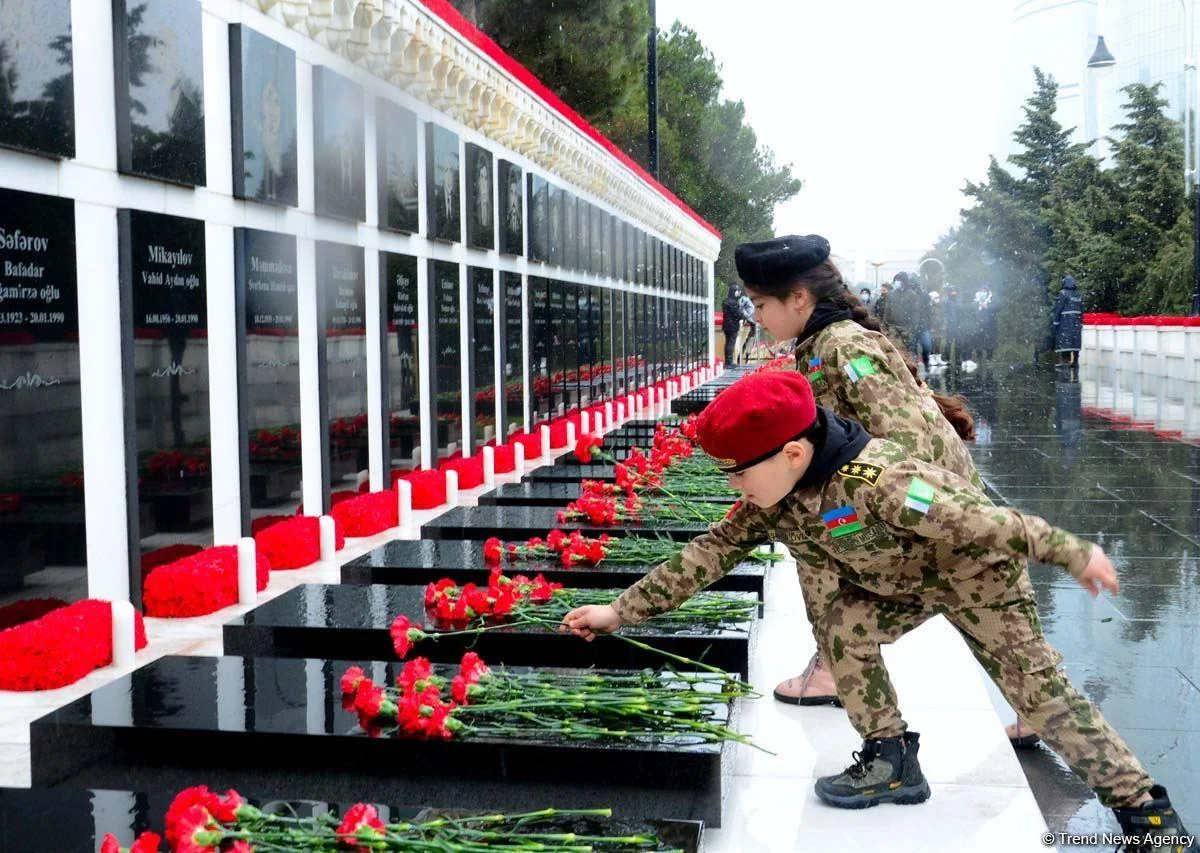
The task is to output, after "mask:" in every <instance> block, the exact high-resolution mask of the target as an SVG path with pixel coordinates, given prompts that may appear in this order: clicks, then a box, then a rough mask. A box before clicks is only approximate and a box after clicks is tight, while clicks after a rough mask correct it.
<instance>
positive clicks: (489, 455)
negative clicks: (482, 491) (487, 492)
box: [483, 447, 496, 487]
mask: <svg viewBox="0 0 1200 853" xmlns="http://www.w3.org/2000/svg"><path fill="white" fill-rule="evenodd" d="M483 484H484V485H485V486H488V487H491V486H494V485H496V449H495V448H494V447H485V448H483Z"/></svg>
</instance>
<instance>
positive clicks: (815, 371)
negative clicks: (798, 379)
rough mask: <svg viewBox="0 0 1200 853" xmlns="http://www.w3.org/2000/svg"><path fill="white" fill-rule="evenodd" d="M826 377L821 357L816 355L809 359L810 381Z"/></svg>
mask: <svg viewBox="0 0 1200 853" xmlns="http://www.w3.org/2000/svg"><path fill="white" fill-rule="evenodd" d="M824 378H825V371H824V370H822V369H821V357H820V356H819V355H818V356H815V357H814V358H810V359H809V360H808V381H809V382H816V381H817V380H818V379H824Z"/></svg>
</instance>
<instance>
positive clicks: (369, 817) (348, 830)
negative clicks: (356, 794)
mask: <svg viewBox="0 0 1200 853" xmlns="http://www.w3.org/2000/svg"><path fill="white" fill-rule="evenodd" d="M385 832H387V827H386V826H384V824H383V821H381V820H380V819H379V812H377V811H376V810H375V807H374V806H371V805H367V804H366V803H356V804H355V805H354V806H352V807H351V808H350V810H349V811H348V812H346V816H345V817H344V818H343V819H342V823H341V825H340V826H338V828H337V838H338V841H340V842H342V843H343V844H347V845H350V846H352V847H353V846H355V844H354V842H356V841H374V840H376V839H378V838H380V837H381V836H382V835H383V833H385Z"/></svg>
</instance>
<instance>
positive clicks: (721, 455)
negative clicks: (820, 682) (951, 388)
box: [563, 362, 1192, 851]
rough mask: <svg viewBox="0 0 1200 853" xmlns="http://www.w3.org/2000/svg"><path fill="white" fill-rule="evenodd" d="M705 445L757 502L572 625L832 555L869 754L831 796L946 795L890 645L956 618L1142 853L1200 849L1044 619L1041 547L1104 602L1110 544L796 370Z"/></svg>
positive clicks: (575, 615) (835, 779) (828, 786)
mask: <svg viewBox="0 0 1200 853" xmlns="http://www.w3.org/2000/svg"><path fill="white" fill-rule="evenodd" d="M860 368H863V369H865V364H863V363H861V362H860V363H859V367H853V369H852V371H851V372H850V374H849V375H850V376H851V380H852V381H854V382H855V384H857V382H858V381H861V380H862V378H863V377H864V376H865V375H869V374H865V373H864V372H863V369H860ZM855 375H857V376H858V377H859V379H858V380H854V378H853V377H854V376H855ZM697 441H698V443H699V444H700V446H701V447H702V448H703V449H704V450H705V452H707V453H708V454H709V455H710V456H712V458H713V460H714V461H715V462H716V464H717V465H718V466H719V467H720V468H721V469H722V470H725V471H727V472H728V473H729V474H730V478H729V484H730V487H731V488H735V489H737V490H739V491H740V492H742V494H743V498H744V502H741V503H739V504H738V505H737V506H736V507H735V509H734V510H733V511H732V512H731V513H730V515H729V516H728V517H727V518H725V519H724V520H723V521H721V522H719V523H718V524H715V525H713V526H712V527H711V528H709V531H708V532H707V533H705V534H702V535H701V536H698V537H696V538H695V539H693V540H692V541H691V542H690V543H688V545H687V546H685V547H684V549H683V550H682V552H681V553H679V554H677V555H676V556H674V557H672V558H671V559H669V560H667V561H666V562H665V563H662V564H661V565H659V566H658V567H656V568H655V569H654V570H653V571H651V572H650V573H649V574H648V575H646V577H644V578H642V579H641V580H640V581H638V582H637V583H635V584H634V585H633V586H631V587H630V588H629V589H627V590H625V591H624V592H623V593H621V595H620V596H619V597H618V598H617V599H616V601H614V602H613V603H612V604H611V605H588V606H585V607H580V608H576V609H575V610H572V611H571V612H570V613H568V614H567V615H566V616H565V617H564V619H563V623H564V628H565V629H569V630H571V631H572V632H574V633H575V634H577V635H579V636H582V637H584V638H585V639H589V640H590V639H592V638H593V637H594V633H595V632H596V631H613V630H616V629H617V628H620V627H621V626H622V625H630V624H638V623H640V622H642V621H644V620H645V619H648V618H649V617H651V616H653V615H655V614H658V613H662V612H664V611H667V610H672V609H674V608H676V607H678V606H679V605H680V604H682V603H683V602H684V601H686V600H687V599H688V598H690V597H691V596H692V595H694V594H695V593H696V592H697V591H698V590H699V589H701V588H703V587H705V586H708V585H709V584H711V583H713V582H714V581H716V580H717V579H718V578H720V577H721V576H723V575H724V574H725V573H726V572H728V571H729V570H730V569H732V568H733V567H734V566H735V565H737V564H738V563H739V562H740V561H741V560H742V559H744V558H745V556H746V554H748V553H749V552H750V551H751V550H753V549H754V548H756V547H757V546H759V545H762V544H764V543H766V542H771V541H778V542H782V543H783V544H784V545H785V546H786V547H787V548H788V550H789V551H790V552H791V553H792V554H793V555H794V556H795V557H796V560H797V561H798V562H799V563H800V564H801V572H802V574H803V573H807V572H808V571H809V570H810V567H812V566H822V567H824V568H828V569H829V570H830V571H832V572H833V573H834V574H835V575H836V576H837V579H838V584H839V586H838V589H837V592H836V594H835V595H834V596H833V598H832V599H831V600H830V601H828V602H827V603H826V606H825V607H824V609H823V612H822V613H821V615H820V621H819V622H818V623H817V624H816V625H815V626H814V627H815V628H816V634H817V638H818V643H819V646H820V648H821V650H822V653H823V654H824V655H825V657H826V660H827V661H828V662H829V664H830V666H831V667H832V670H833V674H834V676H835V679H836V684H837V692H838V695H839V697H840V698H841V699H842V701H843V703H844V705H845V707H846V711H847V713H848V714H849V716H850V721H851V723H852V724H853V725H854V727H855V729H856V730H857V731H858V732H859V734H860V735H861V736H862V738H863V747H862V751H861V752H856V753H855V755H854V763H853V764H852V765H850V766H849V767H847V768H846V770H845V771H844V772H842V773H840V774H835V775H833V776H827V777H824V778H821V779H818V780H817V783H816V793H817V796H818V797H820V799H821V800H823V801H824V802H826V803H828V804H830V805H833V806H837V807H841V808H864V807H867V806H873V805H876V804H878V803H887V802H890V803H897V804H913V803H920V802H924V801H925V800H926V799H928V797H929V795H930V788H929V783H928V782H927V781H926V779H925V777H924V775H923V773H922V772H921V767H920V764H919V762H918V760H917V752H918V748H919V735H917V733H915V732H910V731H908V729H907V726H906V725H905V723H904V720H903V719H902V718H901V716H900V712H899V709H898V707H897V700H896V695H895V692H894V690H893V688H892V685H891V681H890V679H889V678H888V673H887V667H886V666H885V664H884V661H883V656H882V654H881V652H880V647H881V646H882V645H883V644H884V643H891V642H894V641H895V640H897V639H899V638H900V637H901V636H903V635H904V634H906V633H908V632H909V631H911V630H912V629H914V628H916V627H917V626H919V625H920V624H921V623H923V622H925V621H927V620H928V619H930V618H932V617H933V616H935V615H942V616H944V617H945V618H946V619H947V620H948V621H949V622H950V623H951V624H952V625H954V626H955V628H956V629H957V630H958V631H959V633H960V634H961V635H962V637H963V639H964V640H965V641H966V642H967V645H968V647H969V648H970V649H971V651H972V652H973V653H974V655H975V657H976V659H977V660H979V662H980V663H981V664H982V666H983V668H984V669H985V670H986V671H987V673H988V674H989V675H990V676H991V677H992V679H993V680H994V681H995V682H996V684H997V686H998V687H999V688H1000V690H1001V691H1002V692H1003V693H1004V695H1005V697H1006V698H1007V699H1008V701H1009V702H1010V703H1012V705H1013V706H1014V707H1015V708H1017V709H1018V711H1019V712H1020V713H1021V714H1022V715H1023V716H1025V717H1026V718H1027V719H1029V720H1031V721H1033V722H1034V723H1035V724H1036V725H1037V726H1038V728H1039V731H1040V732H1041V733H1042V736H1043V737H1044V738H1045V739H1046V740H1047V742H1048V743H1049V744H1050V745H1051V746H1052V747H1053V748H1054V749H1055V750H1056V751H1057V752H1058V753H1059V754H1060V755H1061V756H1062V757H1063V758H1064V759H1065V760H1066V761H1067V763H1068V764H1069V765H1070V766H1071V767H1072V769H1073V770H1075V772H1076V773H1078V774H1079V775H1080V776H1081V777H1082V778H1083V779H1085V780H1086V781H1087V783H1088V785H1089V786H1090V787H1091V788H1092V789H1093V790H1094V791H1095V792H1096V793H1097V794H1098V795H1099V797H1100V799H1101V801H1102V802H1103V803H1104V804H1105V805H1107V806H1109V807H1111V808H1112V809H1113V811H1114V813H1115V815H1116V817H1117V820H1118V822H1119V823H1120V824H1121V827H1122V829H1123V830H1124V831H1125V833H1127V834H1128V835H1135V834H1136V835H1137V836H1139V839H1141V840H1139V841H1137V842H1134V843H1128V842H1126V849H1127V850H1136V851H1144V850H1154V851H1167V850H1170V851H1180V850H1183V849H1191V847H1192V840H1191V839H1190V838H1186V830H1185V829H1184V827H1183V824H1182V822H1181V821H1180V819H1179V816H1178V815H1177V814H1176V813H1175V811H1174V808H1173V807H1172V806H1171V802H1170V798H1169V797H1168V795H1167V792H1166V790H1165V789H1164V788H1163V787H1162V786H1160V785H1157V784H1155V782H1154V780H1153V779H1151V778H1150V776H1149V775H1148V774H1147V773H1146V771H1145V769H1144V768H1143V767H1142V765H1141V764H1140V763H1139V762H1138V760H1137V758H1136V757H1134V755H1133V753H1132V752H1130V750H1129V748H1128V746H1126V744H1125V743H1124V741H1123V740H1122V739H1121V738H1120V736H1119V735H1118V734H1117V733H1116V732H1115V731H1113V729H1112V727H1111V726H1109V724H1108V723H1107V722H1106V721H1105V720H1104V718H1103V716H1101V714H1100V712H1099V711H1098V710H1097V709H1096V707H1095V706H1094V705H1092V703H1091V702H1089V701H1088V700H1087V699H1086V698H1085V697H1083V696H1082V695H1080V694H1079V693H1078V691H1076V690H1075V688H1074V686H1072V684H1071V682H1070V681H1069V680H1068V679H1067V678H1066V677H1065V676H1064V675H1063V674H1062V672H1060V671H1059V669H1058V666H1057V665H1058V663H1059V662H1060V661H1061V660H1062V658H1061V656H1060V655H1059V654H1058V652H1057V651H1055V650H1054V648H1053V647H1051V646H1050V645H1049V644H1048V643H1047V642H1046V640H1045V638H1044V637H1043V636H1042V631H1041V626H1040V625H1039V623H1038V617H1037V602H1036V600H1035V598H1034V594H1033V588H1032V586H1031V584H1030V581H1029V575H1028V572H1027V560H1028V558H1030V557H1033V558H1036V559H1038V560H1041V561H1043V562H1048V563H1056V564H1059V565H1061V566H1063V567H1065V568H1066V569H1067V571H1068V572H1069V573H1070V574H1071V576H1072V577H1074V578H1075V579H1076V580H1077V581H1078V582H1079V583H1080V584H1081V585H1083V586H1084V587H1085V588H1086V589H1088V590H1089V592H1091V593H1092V595H1096V594H1098V593H1099V591H1100V589H1101V588H1103V589H1108V590H1109V591H1111V592H1114V593H1115V592H1117V590H1118V586H1117V578H1116V572H1115V571H1114V570H1113V567H1112V563H1111V562H1110V561H1109V560H1108V558H1107V557H1106V556H1105V554H1104V552H1103V551H1102V550H1101V549H1100V548H1098V547H1096V546H1094V545H1092V544H1091V543H1089V542H1085V541H1083V540H1081V539H1079V538H1077V537H1075V536H1073V535H1072V534H1070V533H1068V532H1066V531H1064V530H1059V529H1057V528H1055V527H1052V526H1051V525H1050V524H1048V523H1047V522H1046V521H1044V520H1043V519H1041V518H1037V517H1036V516H1031V515H1025V514H1023V513H1020V512H1018V511H1017V510H1015V509H1012V508H1010V507H1002V506H995V505H993V504H992V503H991V502H990V501H989V500H988V499H987V497H986V496H985V495H984V494H983V492H982V491H980V490H979V489H977V488H976V487H975V486H973V485H972V484H971V483H970V482H969V481H968V480H967V479H965V478H963V477H960V476H958V475H956V474H954V473H952V472H951V471H949V470H947V469H945V468H942V467H939V466H937V465H934V464H932V463H930V462H927V461H924V460H921V459H918V458H916V457H915V456H913V455H912V454H911V453H909V452H908V451H907V450H906V449H905V448H904V447H903V446H902V445H900V444H898V443H896V442H892V441H888V440H885V439H879V438H872V437H871V436H870V435H869V434H868V433H867V432H866V431H865V430H864V429H863V428H862V426H861V425H860V424H858V423H856V422H854V421H851V420H848V419H845V418H841V417H839V416H838V415H837V414H836V413H834V412H832V411H830V410H828V409H823V408H818V407H817V405H816V404H815V402H814V399H813V391H812V389H811V387H810V385H809V383H808V381H806V380H805V378H804V377H803V376H800V375H798V374H796V373H791V372H765V373H761V374H752V375H750V376H748V377H745V378H744V379H741V380H739V381H738V382H736V383H735V384H734V385H732V386H731V387H730V388H728V389H727V390H726V391H724V392H722V393H721V394H720V395H718V397H717V398H716V400H714V401H713V403H712V404H710V405H709V407H708V408H707V409H706V410H705V412H704V414H703V415H702V416H701V418H700V420H699V422H698V424H697ZM1148 835H1152V836H1154V838H1153V839H1151V840H1147V838H1146V837H1147V836H1148ZM1175 839H1185V840H1175Z"/></svg>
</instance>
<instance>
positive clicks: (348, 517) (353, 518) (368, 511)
mask: <svg viewBox="0 0 1200 853" xmlns="http://www.w3.org/2000/svg"><path fill="white" fill-rule="evenodd" d="M329 514H330V515H331V516H333V520H334V521H335V522H337V524H338V525H339V526H340V527H341V528H342V530H343V531H344V532H345V535H346V536H374V535H375V534H376V533H382V532H383V531H385V530H387V529H388V528H389V527H395V526H396V525H398V524H399V523H400V506H399V502H398V501H397V499H396V493H395V492H393V491H392V490H390V489H388V490H387V491H383V492H372V493H370V494H367V495H358V496H357V497H355V498H353V499H352V500H348V501H343V502H341V503H339V504H338V505H337V506H335V507H334V508H333V509H331V510H330V511H329Z"/></svg>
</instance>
